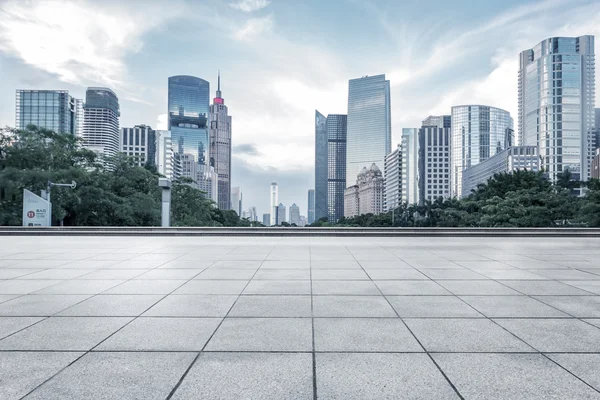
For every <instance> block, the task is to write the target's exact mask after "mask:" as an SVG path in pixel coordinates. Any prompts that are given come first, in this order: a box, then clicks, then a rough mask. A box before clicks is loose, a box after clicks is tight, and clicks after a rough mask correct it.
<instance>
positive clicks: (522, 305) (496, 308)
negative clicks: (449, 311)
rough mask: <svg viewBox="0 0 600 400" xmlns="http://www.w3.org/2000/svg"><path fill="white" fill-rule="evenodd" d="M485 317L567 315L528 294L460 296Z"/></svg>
mask: <svg viewBox="0 0 600 400" xmlns="http://www.w3.org/2000/svg"><path fill="white" fill-rule="evenodd" d="M461 298H462V299H463V300H464V301H465V302H467V303H469V304H470V305H472V306H473V307H474V308H475V309H476V310H478V311H479V312H481V313H482V314H483V315H485V316H486V317H490V318H493V317H529V318H535V317H558V318H560V317H568V315H567V314H565V313H563V312H560V311H558V310H556V309H555V308H552V307H550V306H547V305H546V304H544V303H542V302H539V301H537V300H535V299H532V298H531V297H528V296H461Z"/></svg>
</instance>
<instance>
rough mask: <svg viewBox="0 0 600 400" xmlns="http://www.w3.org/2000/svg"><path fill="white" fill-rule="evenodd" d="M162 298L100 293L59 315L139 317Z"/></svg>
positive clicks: (160, 296)
mask: <svg viewBox="0 0 600 400" xmlns="http://www.w3.org/2000/svg"><path fill="white" fill-rule="evenodd" d="M162 298H163V296H162V295H138V294H135V295H110V294H109V295H105V294H100V295H97V296H94V297H91V298H89V299H87V300H85V301H82V302H81V303H79V304H77V305H74V306H73V307H70V308H67V309H66V310H64V311H62V312H60V313H58V315H60V316H73V317H137V316H138V315H140V314H142V313H143V312H144V311H146V310H147V309H149V308H150V307H152V305H153V304H155V303H157V302H158V301H159V300H160V299H162Z"/></svg>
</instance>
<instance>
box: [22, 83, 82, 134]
mask: <svg viewBox="0 0 600 400" xmlns="http://www.w3.org/2000/svg"><path fill="white" fill-rule="evenodd" d="M28 125H35V126H37V127H38V128H44V129H48V130H51V131H54V132H57V133H70V134H73V135H78V136H80V135H81V132H82V130H83V101H82V100H80V99H75V98H74V97H72V96H70V95H69V92H68V91H67V90H17V91H16V99H15V128H16V129H25V128H27V126H28Z"/></svg>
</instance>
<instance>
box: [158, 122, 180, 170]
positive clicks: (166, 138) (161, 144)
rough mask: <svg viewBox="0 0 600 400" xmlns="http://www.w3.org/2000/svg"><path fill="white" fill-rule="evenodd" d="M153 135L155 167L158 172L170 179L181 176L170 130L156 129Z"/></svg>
mask: <svg viewBox="0 0 600 400" xmlns="http://www.w3.org/2000/svg"><path fill="white" fill-rule="evenodd" d="M155 135H156V169H157V170H158V173H159V174H161V175H163V176H165V177H167V178H169V179H172V180H174V179H177V178H179V177H180V176H181V162H180V159H179V157H178V154H177V153H175V151H174V150H173V143H172V141H171V132H170V131H166V130H157V131H155Z"/></svg>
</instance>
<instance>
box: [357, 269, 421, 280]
mask: <svg viewBox="0 0 600 400" xmlns="http://www.w3.org/2000/svg"><path fill="white" fill-rule="evenodd" d="M366 272H367V274H369V277H370V278H371V279H374V280H384V279H392V280H403V279H416V280H428V279H429V278H428V277H426V276H425V275H423V274H422V273H421V272H419V271H417V270H416V269H414V268H402V269H366Z"/></svg>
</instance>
